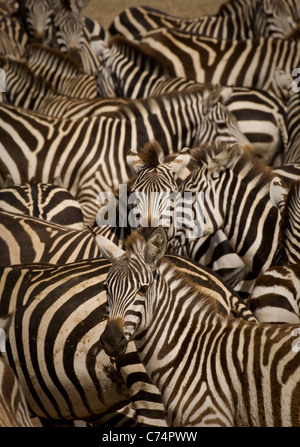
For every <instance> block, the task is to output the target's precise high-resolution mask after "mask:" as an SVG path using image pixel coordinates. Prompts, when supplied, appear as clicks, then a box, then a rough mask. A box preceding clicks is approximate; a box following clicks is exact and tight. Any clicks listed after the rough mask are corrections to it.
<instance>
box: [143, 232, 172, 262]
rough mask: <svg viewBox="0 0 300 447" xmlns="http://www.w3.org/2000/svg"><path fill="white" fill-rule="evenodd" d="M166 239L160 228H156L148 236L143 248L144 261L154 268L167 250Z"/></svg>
mask: <svg viewBox="0 0 300 447" xmlns="http://www.w3.org/2000/svg"><path fill="white" fill-rule="evenodd" d="M167 245H168V239H167V235H166V232H165V230H164V229H163V228H162V227H158V228H156V229H155V230H154V231H153V232H152V233H151V235H150V237H149V239H148V242H147V243H146V245H145V248H144V257H145V261H146V262H147V263H148V264H150V266H151V267H154V266H155V264H156V263H157V261H158V260H159V259H160V258H162V257H163V256H164V254H165V253H166V250H167Z"/></svg>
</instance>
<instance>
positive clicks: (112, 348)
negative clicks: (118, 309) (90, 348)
mask: <svg viewBox="0 0 300 447" xmlns="http://www.w3.org/2000/svg"><path fill="white" fill-rule="evenodd" d="M100 343H101V345H102V346H103V348H104V351H105V352H106V354H107V355H108V356H110V357H114V358H116V357H118V356H120V355H122V354H124V352H125V350H126V347H127V343H128V342H127V340H126V339H125V336H124V333H123V323H122V320H121V319H120V318H118V319H116V320H110V319H108V320H107V323H106V328H105V330H104V332H103V333H102V335H101V337H100Z"/></svg>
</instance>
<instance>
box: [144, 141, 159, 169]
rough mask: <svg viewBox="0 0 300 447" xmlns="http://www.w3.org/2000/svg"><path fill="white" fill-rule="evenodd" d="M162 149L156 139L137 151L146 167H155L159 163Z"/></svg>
mask: <svg viewBox="0 0 300 447" xmlns="http://www.w3.org/2000/svg"><path fill="white" fill-rule="evenodd" d="M162 153H163V149H162V147H161V145H160V144H159V143H158V142H157V141H152V142H149V143H146V144H145V145H144V146H143V147H142V149H141V150H140V151H139V156H140V159H141V161H142V162H143V163H144V165H145V167H147V168H157V166H159V164H160V163H161V154H162Z"/></svg>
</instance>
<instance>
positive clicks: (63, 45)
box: [53, 6, 84, 63]
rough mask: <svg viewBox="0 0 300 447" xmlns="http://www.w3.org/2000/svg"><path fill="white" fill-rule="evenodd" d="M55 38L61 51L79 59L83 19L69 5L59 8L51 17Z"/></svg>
mask: <svg viewBox="0 0 300 447" xmlns="http://www.w3.org/2000/svg"><path fill="white" fill-rule="evenodd" d="M53 24H54V32H55V40H56V44H57V46H58V48H59V49H60V51H61V52H62V53H66V54H68V55H69V56H71V57H73V58H74V59H75V60H77V61H79V62H80V63H82V61H81V49H82V44H83V40H84V19H83V17H82V16H81V15H80V14H79V13H78V12H75V11H72V9H71V7H70V6H69V7H68V6H67V7H62V8H60V9H59V10H58V11H57V12H56V14H55V16H54V19H53Z"/></svg>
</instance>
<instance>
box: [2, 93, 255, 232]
mask: <svg viewBox="0 0 300 447" xmlns="http://www.w3.org/2000/svg"><path fill="white" fill-rule="evenodd" d="M220 96H221V95H220V90H219V89H216V90H212V91H207V96H206V97H205V98H203V91H202V90H201V91H200V92H199V91H187V92H172V93H169V94H165V95H161V96H158V97H151V98H148V99H144V100H136V101H132V102H130V103H128V104H126V105H124V106H123V107H120V108H119V109H118V110H117V111H115V112H111V113H109V114H106V115H99V116H97V117H87V118H83V119H77V120H75V119H74V120H71V119H65V120H64V119H62V120H60V119H55V118H50V117H46V116H42V115H38V114H36V113H33V112H30V111H28V110H24V109H20V108H15V107H13V106H11V105H7V104H6V105H3V104H1V105H0V113H1V116H2V119H3V126H2V129H1V132H2V134H3V137H2V140H1V145H2V149H1V155H0V158H1V176H2V178H3V177H4V178H5V177H6V175H7V174H10V175H11V177H12V178H13V180H14V181H15V182H16V183H21V182H28V179H31V178H35V180H36V181H37V182H43V183H47V182H53V179H54V178H56V177H58V176H59V177H61V179H62V185H63V186H64V187H65V188H66V189H67V190H68V191H70V193H71V194H72V195H73V196H74V197H76V199H77V200H78V202H79V203H80V205H81V208H82V210H83V213H84V219H85V223H86V224H90V225H93V224H94V222H95V218H96V214H97V211H98V209H99V206H98V202H97V201H98V195H99V193H100V192H102V191H114V190H117V189H118V187H119V184H124V183H125V182H127V180H128V179H129V177H130V176H131V174H130V170H129V167H128V166H126V164H125V161H126V154H127V153H128V152H129V150H132V149H133V150H138V149H139V148H141V147H142V146H143V145H144V144H145V143H147V142H148V141H153V140H158V141H159V143H160V144H161V146H162V147H163V148H164V151H165V153H166V154H168V153H173V152H176V151H178V150H181V149H182V148H183V147H192V146H195V145H197V144H198V142H199V141H203V140H204V141H212V140H215V139H217V140H218V139H225V140H229V141H234V142H236V141H238V142H239V143H240V144H241V145H245V144H249V141H248V140H247V139H246V138H245V136H244V135H243V134H242V133H241V131H240V130H239V128H238V124H237V122H236V120H235V118H234V116H233V115H232V114H230V113H229V112H228V110H227V108H226V107H225V106H224V105H223V104H222V103H221V102H220V101H219V99H221V97H220ZM21 116H22V119H20V117H21ZM8 122H9V123H10V125H9V126H8V125H7V124H8ZM12 129H13V130H12ZM29 129H31V130H32V132H29ZM61 129H64V131H63V132H62V131H61ZM141 129H143V131H142V130H141ZM33 130H34V131H33ZM11 132H13V134H14V135H16V134H17V135H18V136H19V138H18V139H17V140H16V139H15V149H14V152H13V154H11V152H10V142H11V138H12V135H11ZM24 135H25V136H26V138H25V137H24ZM107 136H110V138H107ZM13 138H14V137H13ZM113 141H114V142H116V141H120V144H118V145H115V144H113V143H112V142H113ZM37 147H38V148H39V150H38V151H37V150H34V148H37ZM8 153H9V154H11V155H10V157H11V156H13V158H14V159H15V160H14V164H13V168H12V169H13V172H12V171H11V165H10V166H7V160H8V159H10V157H9V158H7V154H8ZM86 154H88V156H87V155H86Z"/></svg>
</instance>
